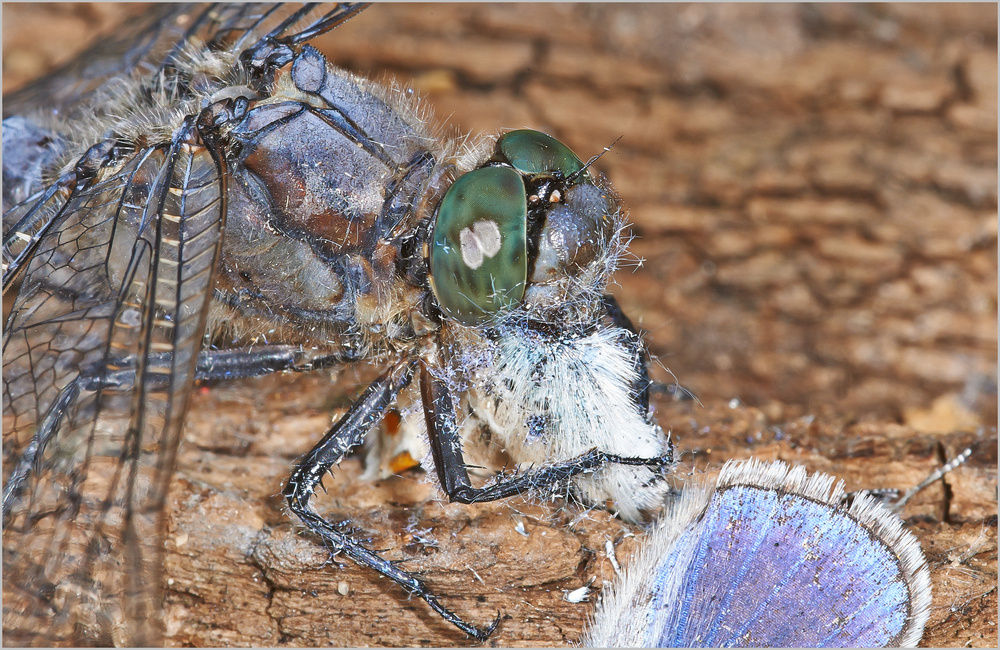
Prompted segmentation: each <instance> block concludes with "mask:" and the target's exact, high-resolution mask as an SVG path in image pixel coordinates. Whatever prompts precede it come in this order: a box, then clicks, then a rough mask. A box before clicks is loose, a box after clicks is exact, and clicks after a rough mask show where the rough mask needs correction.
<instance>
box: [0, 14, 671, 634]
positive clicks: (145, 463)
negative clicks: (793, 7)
mask: <svg viewBox="0 0 1000 650" xmlns="http://www.w3.org/2000/svg"><path fill="white" fill-rule="evenodd" d="M360 9H361V7H359V6H355V5H336V6H333V7H332V8H326V9H324V10H320V11H316V10H314V9H313V8H312V7H309V6H305V7H301V8H299V7H283V6H277V5H274V6H272V5H211V6H208V7H187V6H179V7H177V6H169V7H160V8H157V9H156V10H155V11H154V12H151V14H149V15H147V16H145V17H144V18H143V19H142V20H141V22H140V23H139V24H137V25H136V26H134V27H133V28H131V29H129V30H125V31H123V32H122V34H121V36H119V37H118V38H117V39H115V40H112V41H110V42H107V43H104V44H102V45H101V46H100V47H99V48H97V49H95V50H93V51H91V52H90V53H88V54H85V55H84V56H83V57H81V58H80V63H77V64H74V65H73V66H71V67H70V68H67V69H65V70H63V71H61V72H58V73H56V74H55V75H54V76H52V77H50V78H47V79H44V80H41V81H39V82H36V84H33V85H32V86H29V87H28V88H27V89H25V91H24V92H23V93H21V94H19V95H17V96H15V97H12V98H11V100H10V101H9V102H5V110H6V111H8V112H7V113H6V114H5V120H4V154H5V156H4V174H5V178H4V202H5V213H4V240H3V259H4V269H3V274H4V280H3V282H4V291H5V292H7V291H8V290H12V289H13V288H14V287H15V286H18V282H19V283H20V284H19V289H18V291H17V297H16V299H15V301H14V304H13V307H12V310H11V314H10V317H9V319H8V322H7V327H6V330H5V333H4V343H3V345H4V377H3V397H4V417H5V431H4V497H3V515H4V523H5V530H4V593H5V598H4V630H5V634H7V635H9V636H8V638H10V639H11V640H13V641H14V642H18V641H20V642H31V641H32V640H35V639H36V638H37V630H39V629H45V630H48V631H49V632H50V633H51V635H52V638H50V639H46V641H47V642H49V643H56V642H62V643H66V642H74V641H77V640H79V639H84V640H89V641H90V642H95V641H96V642H99V643H102V642H103V643H110V642H117V643H131V644H148V643H156V642H157V641H158V640H159V638H160V637H161V636H162V633H163V629H162V620H161V619H160V617H159V615H158V614H159V607H160V604H161V599H162V596H161V593H160V580H161V578H160V571H161V565H162V552H163V550H162V540H163V533H164V516H163V506H164V500H165V498H166V490H167V486H168V483H169V479H170V476H171V474H172V473H173V470H174V467H175V464H176V457H177V448H178V445H179V443H180V439H181V428H182V425H183V421H184V414H185V410H186V408H187V405H188V402H189V396H190V394H191V389H192V386H193V385H194V383H195V382H196V381H200V380H204V381H215V380H225V379H232V378H241V377H250V376H257V375H262V374H266V373H270V372H278V371H286V370H297V371H301V370H316V369H320V368H327V367H332V366H336V365H338V364H341V363H344V362H347V361H354V360H367V361H369V362H372V363H377V364H382V365H383V366H384V367H385V368H386V370H385V372H384V373H383V374H382V375H381V376H380V377H379V378H378V379H376V380H375V381H374V382H373V383H372V384H371V385H370V386H369V387H368V388H367V389H366V390H364V391H363V392H362V394H361V395H360V397H359V398H358V399H357V400H356V401H355V402H354V403H353V405H352V406H351V407H350V408H349V409H348V411H347V413H346V414H345V415H344V416H343V417H341V418H340V419H339V420H338V421H337V422H336V423H335V424H334V425H333V427H332V428H331V429H330V430H329V431H328V432H327V433H326V435H325V436H323V437H322V439H321V440H320V442H319V443H318V444H317V445H316V446H315V447H314V448H313V449H312V451H310V452H309V453H308V454H306V455H305V456H304V457H303V458H302V459H301V460H300V461H299V462H298V464H297V465H296V467H295V468H294V470H293V472H292V474H291V477H290V478H289V480H288V481H287V483H286V485H285V487H284V489H283V495H284V497H285V499H286V502H287V506H288V509H289V510H290V512H291V513H293V514H294V515H295V516H296V517H297V518H298V519H299V520H300V521H301V522H302V523H303V524H304V525H305V526H306V527H307V528H308V530H309V531H311V533H313V534H314V535H316V536H318V537H319V538H320V539H321V540H322V541H323V542H324V543H325V544H326V545H327V546H328V547H329V548H331V549H333V550H334V551H336V552H339V553H341V554H343V555H346V556H348V557H350V558H351V559H352V560H354V561H356V562H358V563H360V564H362V565H364V566H367V567H370V568H372V569H373V570H375V571H377V572H379V573H380V574H382V575H384V576H386V577H388V578H390V579H391V580H393V581H394V582H395V583H396V584H398V585H399V586H400V587H402V588H403V590H405V591H406V592H407V593H408V594H410V595H412V596H418V597H420V598H422V599H423V600H424V601H426V603H427V604H428V605H429V606H430V607H431V608H433V609H434V610H435V611H436V612H437V613H438V614H440V615H441V616H442V617H443V618H444V619H445V620H447V621H448V622H450V623H452V624H453V625H455V626H456V627H458V628H459V629H461V630H462V631H464V632H465V633H467V634H469V635H472V636H474V637H476V638H478V639H485V638H486V637H488V636H489V634H490V633H491V632H492V631H493V630H494V628H495V626H496V624H497V621H499V618H498V619H497V621H494V622H493V623H492V624H491V625H488V626H485V627H478V626H475V625H473V624H471V623H469V622H466V621H464V620H462V619H461V618H460V617H459V616H458V615H456V614H455V613H453V612H452V611H450V610H449V609H448V608H447V607H445V605H443V604H442V603H441V602H440V600H439V599H438V598H437V596H436V595H435V594H434V593H433V592H432V591H431V590H430V589H429V588H428V587H427V586H426V585H425V584H424V583H423V582H422V581H420V580H419V579H417V578H416V577H415V576H413V575H411V574H409V573H407V572H406V571H404V570H403V569H402V568H400V567H399V566H397V565H396V564H394V563H391V562H389V561H387V560H385V559H383V558H381V557H380V556H379V555H378V554H377V553H376V552H374V551H372V550H370V549H368V548H366V547H365V546H364V545H363V544H361V543H360V542H358V541H356V540H355V539H354V538H352V537H351V535H350V534H349V533H348V532H347V529H346V527H344V526H341V525H338V524H335V523H332V522H330V521H327V520H326V519H324V518H323V517H322V516H321V515H320V514H319V513H318V512H317V511H316V510H315V509H314V508H313V505H312V497H313V494H314V492H315V491H316V488H317V487H319V486H320V483H321V479H322V477H323V476H324V475H325V474H326V472H328V471H330V469H331V468H332V467H333V466H334V465H336V464H337V463H338V462H339V461H340V460H341V459H342V458H344V456H345V455H346V454H347V453H349V452H350V451H351V450H352V449H353V448H355V447H357V446H358V445H359V444H360V443H361V442H362V441H363V438H364V436H365V435H366V433H367V432H368V431H369V430H371V429H372V428H373V427H375V426H376V425H377V424H378V423H379V421H380V420H381V419H382V417H383V416H384V414H385V413H386V410H387V409H388V408H389V407H390V406H391V405H392V404H393V403H394V402H395V401H396V400H397V399H398V398H399V397H400V396H401V394H402V393H403V392H404V391H414V392H415V391H416V388H417V385H419V396H418V397H416V399H418V400H419V401H420V402H421V403H422V411H423V418H422V420H420V421H417V422H413V423H411V426H412V427H414V428H416V429H418V430H420V431H421V432H425V434H426V442H427V445H428V447H429V449H430V456H431V460H432V462H433V465H434V468H435V473H436V476H437V479H438V481H439V482H440V486H441V488H442V490H443V491H444V492H445V493H446V494H447V495H448V497H449V498H450V499H451V500H452V501H456V502H459V503H477V502H484V501H491V500H495V499H503V498H506V497H510V496H513V495H516V494H520V493H523V492H526V491H539V490H561V491H564V492H566V493H568V494H571V495H573V496H574V498H576V499H578V500H580V501H582V502H584V503H587V504H598V505H606V504H608V503H610V504H612V507H613V508H614V509H615V510H616V511H617V512H618V513H619V514H620V516H622V517H623V518H626V519H629V520H637V519H638V518H640V517H641V516H642V513H643V511H646V510H649V509H654V508H656V507H657V506H658V505H659V504H660V502H661V500H662V497H663V494H664V493H665V491H666V490H667V486H666V484H665V482H664V481H663V478H664V475H665V473H666V472H667V471H668V470H669V468H670V466H671V463H672V447H671V445H670V442H669V439H668V438H667V437H666V436H665V435H664V434H663V432H662V430H661V429H660V428H659V427H658V426H657V425H656V423H655V422H654V421H653V419H652V417H651V415H650V412H649V399H648V385H649V380H648V375H647V372H646V362H647V355H646V351H645V349H644V346H643V344H642V341H641V339H640V336H639V333H638V332H637V331H636V329H635V328H634V327H633V326H632V324H631V323H630V322H629V320H628V318H627V317H626V316H625V315H624V314H623V313H622V311H621V310H620V309H619V307H618V305H617V303H616V302H615V300H614V299H613V298H612V297H610V295H608V294H607V293H606V287H607V284H608V282H609V280H610V277H611V274H612V273H613V272H614V270H615V269H616V266H617V264H618V262H619V259H620V258H621V256H622V254H623V253H624V251H625V239H624V236H623V232H622V231H623V225H624V217H623V214H622V209H621V207H620V205H619V203H618V200H617V198H616V196H615V194H614V192H613V191H612V190H611V188H610V187H609V186H608V184H607V182H606V181H605V180H604V179H602V178H600V177H599V176H598V175H597V174H596V173H594V171H593V170H592V169H591V167H590V164H589V163H587V164H585V163H583V162H582V160H581V159H580V158H579V157H577V156H576V154H574V153H573V152H572V151H571V150H570V149H569V148H568V147H566V146H565V145H563V144H562V143H561V142H559V141H558V140H556V139H554V138H552V137H551V136H548V135H546V134H544V133H540V132H537V131H532V130H527V129H521V130H514V131H508V132H505V133H502V134H500V135H498V136H492V137H486V138H481V139H479V140H472V139H468V138H456V137H441V136H440V134H439V133H438V131H436V130H435V129H434V128H433V127H432V126H431V123H432V122H431V120H430V117H429V115H427V114H426V112H425V111H423V110H421V109H420V107H419V106H418V105H417V104H416V103H415V101H414V100H413V99H412V96H411V95H409V94H407V93H405V92H403V91H401V90H399V89H396V88H387V87H383V86H380V85H378V84H374V83H372V82H370V81H368V80H366V79H362V78H359V77H357V76H354V75H351V74H350V73H347V72H345V71H343V70H339V69H337V68H335V67H333V66H332V65H330V64H329V63H328V62H327V61H326V60H325V59H324V57H323V56H322V55H321V54H320V53H319V52H318V51H317V50H315V49H313V48H312V47H311V46H309V45H308V44H307V41H308V40H309V39H310V38H313V37H314V36H316V35H317V34H319V33H322V32H324V31H328V30H330V29H332V28H333V27H335V26H337V25H339V24H341V23H343V22H344V21H345V20H347V19H348V18H350V17H352V16H353V15H354V14H356V13H357V12H358V11H359V10H360ZM109 69H110V71H109ZM70 82H72V83H70ZM67 84H69V85H67ZM83 121H86V122H87V123H88V125H89V126H88V127H87V128H86V129H83V131H82V133H81V126H82V124H81V123H82V122H83ZM12 161H13V163H14V164H11V162H12ZM8 168H9V171H8ZM414 379H417V381H416V382H414V381H413V380H414ZM8 423H9V426H7V425H8ZM482 449H487V450H491V451H493V452H497V453H502V454H503V455H505V457H506V458H507V459H508V462H509V463H511V464H512V465H514V466H516V467H518V471H517V472H516V473H513V474H509V473H501V474H499V475H498V476H496V477H495V479H494V480H492V481H491V482H489V483H488V484H486V485H482V486H476V485H474V484H473V482H472V479H471V478H470V475H469V470H468V466H467V462H466V460H465V459H466V456H467V455H469V454H473V453H474V454H479V453H480V450H482ZM477 457H478V456H477ZM43 622H44V623H43Z"/></svg>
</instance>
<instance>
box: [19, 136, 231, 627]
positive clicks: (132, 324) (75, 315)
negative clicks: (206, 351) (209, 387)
mask: <svg viewBox="0 0 1000 650" xmlns="http://www.w3.org/2000/svg"><path fill="white" fill-rule="evenodd" d="M192 122H193V121H192V120H188V121H187V122H185V125H184V126H183V127H181V128H180V129H178V131H177V132H176V134H175V136H174V138H173V140H172V141H170V142H165V143H163V144H161V145H159V146H155V147H150V148H148V149H144V150H142V151H140V152H137V153H136V154H134V155H132V156H130V157H128V158H127V159H125V160H124V161H123V162H122V163H121V164H120V165H119V167H118V169H115V170H113V171H112V172H109V173H107V174H106V177H105V178H99V179H97V180H96V181H95V182H94V183H93V184H92V185H91V186H90V187H88V188H86V189H83V190H78V191H76V192H74V193H72V194H71V195H70V197H69V199H68V200H67V201H66V203H65V205H64V206H62V208H61V209H60V210H58V211H57V212H58V213H59V216H57V217H56V218H55V220H54V224H53V228H51V229H50V230H49V231H48V233H47V234H46V235H44V236H43V237H42V238H41V239H40V243H39V245H38V248H37V250H36V251H35V254H34V256H33V257H32V258H31V261H30V262H29V264H28V267H27V270H26V272H25V277H24V282H23V284H22V288H21V291H20V293H19V294H18V297H17V299H16V301H15V303H14V306H13V309H12V312H11V317H10V320H9V321H8V327H7V331H6V332H5V339H4V376H3V399H4V412H5V418H6V421H5V426H4V482H5V484H4V516H5V528H4V550H3V563H4V600H3V608H4V633H5V636H7V637H8V638H9V639H10V640H15V639H18V640H22V641H26V642H38V641H43V642H44V643H46V644H48V643H67V642H68V643H78V642H80V641H81V640H83V641H88V642H91V643H93V642H97V643H116V644H122V643H124V644H127V645H146V644H158V642H159V639H160V636H161V635H162V629H161V617H160V616H159V608H160V603H161V596H160V589H161V579H160V574H159V572H160V570H161V566H162V558H161V555H162V543H161V541H162V539H163V532H164V531H163V527H164V519H163V504H164V500H165V496H166V490H167V487H168V483H169V479H170V476H171V474H172V472H173V469H174V465H175V458H176V451H177V445H178V442H179V440H180V434H181V427H182V424H183V418H184V411H185V408H186V405H187V399H188V395H189V394H190V392H191V391H190V389H191V386H192V383H193V381H194V372H195V364H196V362H197V357H198V352H199V350H200V348H201V344H202V341H203V339H204V331H205V323H206V317H207V312H208V308H209V305H210V301H211V296H212V283H213V274H214V270H215V266H216V261H217V258H218V254H219V250H220V245H221V241H222V228H223V222H224V214H225V208H224V192H223V190H222V187H223V183H222V180H221V177H220V173H219V169H218V166H217V165H216V163H215V161H214V160H213V158H212V156H211V155H210V153H209V152H208V150H207V149H206V148H205V147H203V146H200V145H198V144H197V141H196V140H195V139H194V138H192V137H191V136H192V134H193V132H194V129H193V126H191V125H192ZM39 630H45V631H47V632H48V633H51V634H52V638H46V639H42V638H41V637H40V635H39Z"/></svg>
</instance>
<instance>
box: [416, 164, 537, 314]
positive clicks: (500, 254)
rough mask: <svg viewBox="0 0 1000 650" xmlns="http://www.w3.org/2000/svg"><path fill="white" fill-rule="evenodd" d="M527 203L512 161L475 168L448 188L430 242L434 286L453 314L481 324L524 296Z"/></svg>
mask: <svg viewBox="0 0 1000 650" xmlns="http://www.w3.org/2000/svg"><path fill="white" fill-rule="evenodd" d="M527 218H528V203H527V197H526V194H525V188H524V181H522V180H521V175H520V174H518V173H517V172H516V171H514V170H513V169H511V168H509V167H483V168H481V169H477V170H475V171H471V172H469V173H467V174H465V175H464V176H462V177H461V178H459V179H458V180H457V181H455V182H454V183H453V184H452V186H451V187H450V188H449V189H448V191H447V192H446V193H445V195H444V198H443V199H442V200H441V205H440V207H439V208H438V213H437V217H436V218H435V221H434V231H433V234H432V237H431V246H430V254H429V257H430V260H429V261H430V276H431V289H432V290H433V291H434V296H435V297H436V298H437V301H438V305H439V306H440V307H441V310H442V311H444V313H445V314H447V315H448V316H449V317H451V318H454V319H455V320H457V321H459V322H460V323H463V324H465V325H482V324H484V323H487V322H488V321H490V320H491V319H493V318H494V316H496V314H497V313H499V312H500V311H501V310H503V309H505V308H508V307H511V306H513V305H517V304H519V303H520V302H521V300H522V298H523V297H524V289H525V283H526V282H527V275H528V256H527V243H526V242H527Z"/></svg>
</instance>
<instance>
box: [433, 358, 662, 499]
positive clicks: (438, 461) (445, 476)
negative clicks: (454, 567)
mask: <svg viewBox="0 0 1000 650" xmlns="http://www.w3.org/2000/svg"><path fill="white" fill-rule="evenodd" d="M420 395H421V397H422V398H423V402H424V415H425V417H426V418H427V434H428V437H429V438H430V443H431V453H432V455H433V457H434V467H435V469H436V470H437V473H438V478H439V479H440V481H441V486H442V487H443V488H444V490H445V492H447V493H448V497H449V498H450V499H451V500H452V501H457V502H459V503H483V502H486V501H496V500H497V499H505V498H507V497H512V496H516V495H518V494H522V493H524V492H528V491H531V490H537V489H540V488H544V487H548V486H551V485H558V484H559V483H562V482H564V481H566V480H567V479H570V478H572V477H573V476H576V475H577V474H581V473H583V472H587V471H592V470H595V469H599V468H601V467H603V466H605V465H608V464H610V463H618V464H620V465H639V466H646V467H652V468H655V469H659V470H660V471H666V470H667V469H669V468H670V467H671V466H672V465H673V462H674V454H673V447H672V446H670V447H668V451H667V453H666V454H663V455H661V456H656V457H654V458H627V457H624V456H616V455H614V454H608V453H605V452H603V451H600V450H598V449H591V450H590V451H588V452H586V453H584V454H581V455H580V456H577V457H576V458H572V459H570V460H567V461H563V462H559V463H553V464H551V465H546V466H544V467H541V468H539V469H536V470H533V471H530V472H525V473H524V474H521V475H518V476H513V477H505V478H503V479H501V480H498V481H497V482H496V483H494V484H493V485H488V486H486V487H482V488H474V487H472V483H471V481H470V480H469V471H468V469H467V468H466V466H465V459H464V457H463V454H462V441H461V437H460V435H459V431H458V426H457V425H456V423H455V409H454V406H453V405H452V401H451V394H450V392H449V390H448V387H447V386H446V385H445V384H444V383H443V382H440V381H438V380H437V379H435V378H434V377H433V376H432V375H431V373H430V371H429V370H428V369H427V365H426V364H425V363H424V362H423V361H421V363H420ZM668 444H669V443H668Z"/></svg>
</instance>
